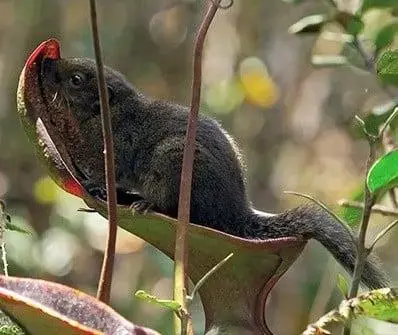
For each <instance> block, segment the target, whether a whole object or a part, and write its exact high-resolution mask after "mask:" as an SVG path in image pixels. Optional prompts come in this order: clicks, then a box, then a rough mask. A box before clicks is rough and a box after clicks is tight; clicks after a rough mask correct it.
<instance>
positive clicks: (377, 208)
mask: <svg viewBox="0 0 398 335" xmlns="http://www.w3.org/2000/svg"><path fill="white" fill-rule="evenodd" d="M338 204H339V206H341V207H348V208H359V209H363V207H364V204H363V203H362V202H360V201H354V200H348V199H341V200H339V201H338ZM372 213H377V214H381V215H385V216H398V209H394V208H389V207H387V206H383V205H373V207H372Z"/></svg>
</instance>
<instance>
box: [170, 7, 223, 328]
mask: <svg viewBox="0 0 398 335" xmlns="http://www.w3.org/2000/svg"><path fill="white" fill-rule="evenodd" d="M220 2H221V1H220V0H214V1H211V2H210V3H209V7H208V10H207V13H206V15H205V17H204V19H203V22H202V24H201V26H200V27H199V30H198V33H197V36H196V40H195V47H194V56H193V57H194V60H193V79H192V97H191V111H190V113H189V119H188V126H187V132H186V140H185V147H184V157H183V162H182V171H181V181H180V195H179V201H178V225H177V228H176V242H175V243H176V244H175V253H174V261H175V263H174V300H176V301H177V302H179V303H180V305H181V306H182V309H183V310H184V311H186V310H187V290H186V283H187V277H186V268H187V263H188V248H187V231H188V224H189V218H190V208H191V186H192V169H193V160H194V151H195V138H196V128H197V123H198V114H199V105H200V94H201V84H202V54H203V46H204V41H205V38H206V34H207V31H208V29H209V26H210V24H211V22H212V21H213V18H214V16H215V14H216V12H217V9H218V6H219V4H220ZM186 315H188V313H186ZM181 323H183V324H184V323H185V322H184V320H181ZM181 323H180V320H178V319H177V320H175V333H176V334H180V333H182V331H183V329H182V327H181ZM188 328H190V327H189V325H188ZM191 331H192V330H190V332H191ZM182 334H184V333H182Z"/></svg>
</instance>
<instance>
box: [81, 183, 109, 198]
mask: <svg viewBox="0 0 398 335" xmlns="http://www.w3.org/2000/svg"><path fill="white" fill-rule="evenodd" d="M84 187H85V189H86V191H87V192H88V194H90V195H91V196H92V197H94V198H97V199H100V200H103V201H107V196H106V189H104V188H103V187H99V186H93V185H84Z"/></svg>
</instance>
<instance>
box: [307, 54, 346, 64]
mask: <svg viewBox="0 0 398 335" xmlns="http://www.w3.org/2000/svg"><path fill="white" fill-rule="evenodd" d="M311 63H312V64H313V65H315V66H319V67H332V66H342V65H347V64H348V61H347V58H346V57H344V56H339V55H314V56H312V58H311Z"/></svg>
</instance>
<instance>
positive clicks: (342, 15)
mask: <svg viewBox="0 0 398 335" xmlns="http://www.w3.org/2000/svg"><path fill="white" fill-rule="evenodd" d="M334 19H335V21H336V22H338V23H340V24H341V25H342V26H343V28H344V29H345V31H346V32H347V33H348V34H350V35H354V36H356V35H358V34H359V33H360V32H361V31H362V30H363V28H364V27H365V25H364V23H363V22H362V20H361V18H360V17H359V16H357V15H353V14H351V13H347V12H337V14H336V15H335V18H334Z"/></svg>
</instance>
